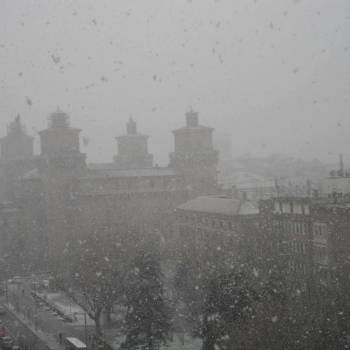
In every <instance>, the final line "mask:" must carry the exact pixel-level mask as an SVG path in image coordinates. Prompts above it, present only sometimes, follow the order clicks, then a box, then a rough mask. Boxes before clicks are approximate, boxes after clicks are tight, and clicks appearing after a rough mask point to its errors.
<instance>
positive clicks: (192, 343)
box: [112, 336, 202, 350]
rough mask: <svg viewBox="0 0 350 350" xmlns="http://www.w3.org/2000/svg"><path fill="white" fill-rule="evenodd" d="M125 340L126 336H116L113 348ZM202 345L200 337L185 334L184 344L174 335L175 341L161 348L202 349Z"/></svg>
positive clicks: (174, 349)
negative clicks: (195, 337)
mask: <svg viewBox="0 0 350 350" xmlns="http://www.w3.org/2000/svg"><path fill="white" fill-rule="evenodd" d="M123 340H124V337H117V338H115V339H114V342H113V343H112V346H113V348H114V349H119V347H120V345H121V343H122V342H123ZM201 346H202V342H201V341H200V340H199V339H193V338H191V337H188V336H185V338H184V344H182V341H181V340H180V339H179V338H178V337H177V336H174V340H173V342H171V343H169V344H167V345H166V346H162V347H161V350H200V349H201Z"/></svg>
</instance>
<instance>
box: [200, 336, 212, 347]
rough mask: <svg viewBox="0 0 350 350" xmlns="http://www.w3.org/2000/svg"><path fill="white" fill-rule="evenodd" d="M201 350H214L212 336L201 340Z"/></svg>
mask: <svg viewBox="0 0 350 350" xmlns="http://www.w3.org/2000/svg"><path fill="white" fill-rule="evenodd" d="M202 350H215V338H214V337H212V336H208V337H205V338H204V339H203V345H202Z"/></svg>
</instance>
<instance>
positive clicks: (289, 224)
mask: <svg viewBox="0 0 350 350" xmlns="http://www.w3.org/2000/svg"><path fill="white" fill-rule="evenodd" d="M274 224H275V228H276V229H278V230H283V232H285V233H289V234H302V235H306V234H307V232H308V224H307V223H305V222H293V221H275V222H274Z"/></svg>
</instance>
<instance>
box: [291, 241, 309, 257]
mask: <svg viewBox="0 0 350 350" xmlns="http://www.w3.org/2000/svg"><path fill="white" fill-rule="evenodd" d="M288 247H289V249H290V250H291V251H292V252H294V253H297V254H303V255H304V254H305V253H306V242H302V241H296V240H294V241H291V242H288Z"/></svg>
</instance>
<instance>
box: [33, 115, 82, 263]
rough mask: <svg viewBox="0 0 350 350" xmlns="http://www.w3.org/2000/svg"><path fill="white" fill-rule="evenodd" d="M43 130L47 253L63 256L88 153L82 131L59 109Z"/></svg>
mask: <svg viewBox="0 0 350 350" xmlns="http://www.w3.org/2000/svg"><path fill="white" fill-rule="evenodd" d="M48 122H49V123H48V124H49V125H48V128H47V129H45V130H43V131H40V132H39V135H40V141H41V154H40V156H39V161H38V168H39V173H40V178H41V179H42V184H43V193H44V194H45V209H46V217H47V231H48V232H47V235H48V237H47V241H48V255H49V256H50V257H51V258H52V259H53V261H54V259H55V258H57V257H61V256H62V252H63V251H64V249H65V244H66V243H67V242H68V241H69V238H70V236H71V235H72V234H73V231H72V230H73V229H74V222H73V221H74V217H75V212H74V210H75V207H74V193H75V185H76V183H77V179H78V178H79V177H80V176H82V175H83V174H84V173H85V170H86V163H85V154H83V153H81V152H80V146H79V144H80V142H79V133H80V130H79V129H76V128H72V127H71V126H70V123H69V116H68V115H67V114H66V113H64V112H62V111H60V110H57V111H56V112H54V113H52V114H51V115H50V116H49V118H48Z"/></svg>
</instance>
